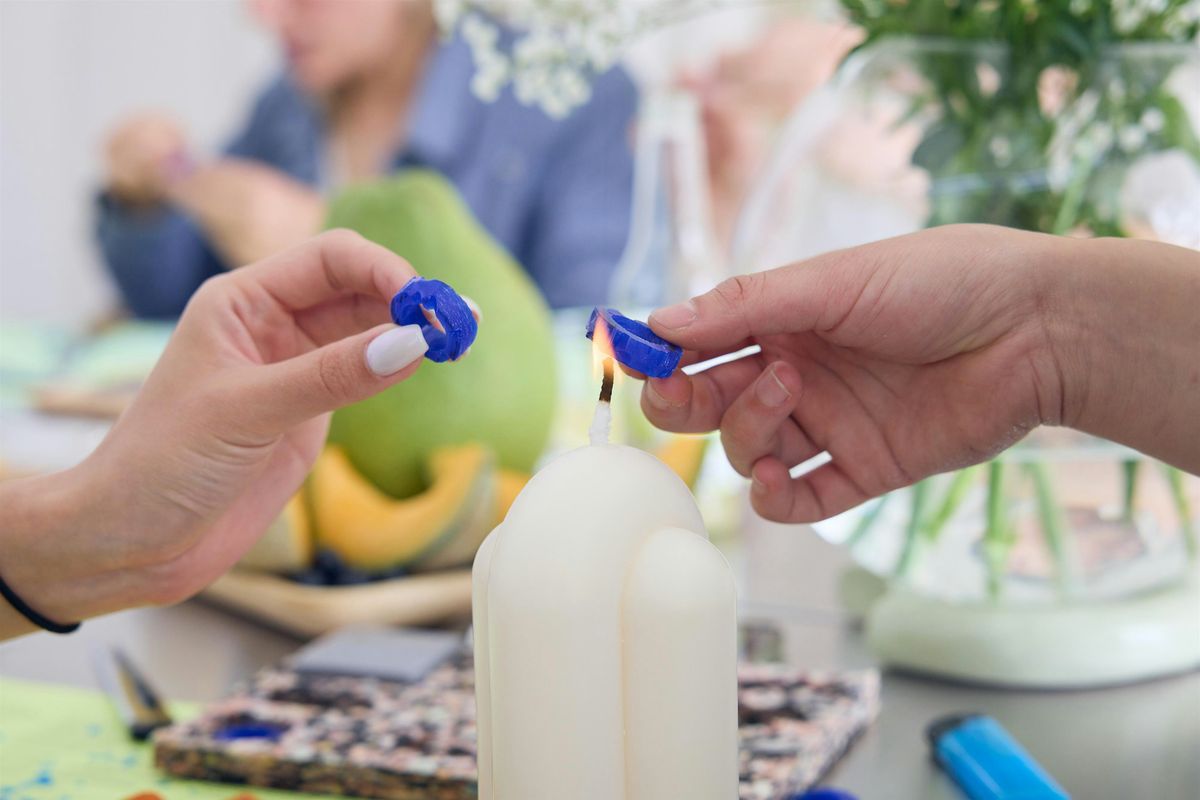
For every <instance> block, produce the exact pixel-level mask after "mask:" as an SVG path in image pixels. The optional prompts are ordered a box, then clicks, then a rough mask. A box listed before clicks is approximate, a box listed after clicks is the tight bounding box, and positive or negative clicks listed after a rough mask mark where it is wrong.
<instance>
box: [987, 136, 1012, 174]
mask: <svg viewBox="0 0 1200 800" xmlns="http://www.w3.org/2000/svg"><path fill="white" fill-rule="evenodd" d="M988 151H989V152H990V153H991V154H992V158H994V159H996V164H997V166H1001V167H1005V166H1008V164H1009V162H1011V161H1012V142H1010V141H1009V140H1008V137H1006V136H993V137H992V139H991V141H990V142H988Z"/></svg>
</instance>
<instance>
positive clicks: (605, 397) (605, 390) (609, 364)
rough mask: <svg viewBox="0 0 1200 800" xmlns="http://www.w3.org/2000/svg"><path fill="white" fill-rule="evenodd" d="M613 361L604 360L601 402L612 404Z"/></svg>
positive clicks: (609, 359)
mask: <svg viewBox="0 0 1200 800" xmlns="http://www.w3.org/2000/svg"><path fill="white" fill-rule="evenodd" d="M613 376H614V368H613V360H612V359H611V358H606V359H604V379H603V380H601V381H600V402H601V403H611V402H612V392H613Z"/></svg>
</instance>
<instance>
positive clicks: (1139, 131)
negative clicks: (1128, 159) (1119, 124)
mask: <svg viewBox="0 0 1200 800" xmlns="http://www.w3.org/2000/svg"><path fill="white" fill-rule="evenodd" d="M1117 143H1118V144H1120V145H1121V149H1122V150H1124V151H1125V152H1126V153H1134V152H1137V151H1138V150H1139V149H1141V147H1142V145H1144V144H1145V143H1146V129H1145V128H1143V127H1142V126H1141V125H1126V126H1125V127H1124V128H1121V130H1120V132H1119V133H1118V134H1117Z"/></svg>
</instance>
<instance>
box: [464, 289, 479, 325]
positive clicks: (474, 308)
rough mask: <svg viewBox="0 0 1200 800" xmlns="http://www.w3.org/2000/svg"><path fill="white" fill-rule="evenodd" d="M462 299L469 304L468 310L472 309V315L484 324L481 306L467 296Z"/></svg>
mask: <svg viewBox="0 0 1200 800" xmlns="http://www.w3.org/2000/svg"><path fill="white" fill-rule="evenodd" d="M462 299H463V302H464V303H466V304H467V308H469V309H471V313H472V314H474V315H475V319H477V320H479V321H480V322H483V310H482V309H480V308H479V304H478V303H476V302H475V301H474V300H472V299H471V298H469V297H467V296H466V295H465V294H464V295H463V296H462Z"/></svg>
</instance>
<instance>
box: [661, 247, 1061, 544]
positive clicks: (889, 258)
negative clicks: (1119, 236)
mask: <svg viewBox="0 0 1200 800" xmlns="http://www.w3.org/2000/svg"><path fill="white" fill-rule="evenodd" d="M1059 242H1060V240H1056V239H1054V238H1052V237H1046V236H1040V235H1037V234H1026V233H1017V232H1013V231H1008V230H1005V229H1001V228H993V227H988V226H956V227H949V228H942V229H935V230H931V231H927V232H924V233H920V234H916V235H913V236H906V237H901V238H897V239H891V240H887V241H883V242H879V243H876V244H872V245H867V246H865V247H860V248H855V249H852V250H845V251H841V252H836V253H831V254H828V255H825V256H821V257H819V258H815V259H812V260H811V261H807V262H803V263H799V264H794V265H791V266H788V267H783V268H780V269H776V270H773V271H770V272H764V273H758V274H754V275H747V276H742V277H740V278H736V279H733V280H731V281H727V282H726V283H724V284H722V285H720V286H718V287H717V288H716V289H715V290H713V291H712V292H710V293H708V294H706V295H703V296H701V297H698V298H696V299H695V300H693V301H691V302H690V303H687V304H684V305H682V306H675V307H672V308H669V309H663V310H660V311H658V312H656V313H654V314H653V315H651V317H650V324H651V326H652V327H653V328H654V330H655V331H656V332H657V333H659V334H660V335H662V336H664V337H666V338H667V339H669V340H671V341H674V342H676V343H678V344H680V345H682V346H683V347H685V348H686V349H687V350H689V351H690V352H689V353H688V355H687V359H688V361H692V362H695V361H698V360H704V359H707V358H710V357H713V356H716V355H720V354H724V353H728V352H732V351H735V350H737V349H740V348H742V347H744V346H746V345H749V344H759V345H761V347H762V353H761V354H760V355H758V356H755V357H752V358H747V359H743V360H741V361H737V362H734V363H731V364H725V365H722V366H719V367H716V368H714V369H712V370H709V371H707V372H703V373H700V374H698V375H696V376H693V377H690V378H689V377H686V376H684V375H683V374H679V373H677V374H676V375H673V376H671V377H669V378H667V379H665V380H661V381H660V380H652V381H650V382H649V383H648V384H647V385H646V386H645V388H644V390H643V394H642V407H643V409H644V410H645V412H646V414H647V415H648V416H649V417H650V419H651V421H653V422H654V423H655V424H657V425H659V426H660V427H663V428H666V429H667V430H673V431H690V432H700V431H708V430H714V429H720V431H721V438H722V441H723V443H724V445H725V449H726V451H727V453H728V455H729V460H730V462H731V463H732V464H733V466H734V467H735V468H736V469H737V470H738V472H740V473H741V474H743V475H746V476H752V477H753V479H754V484H753V489H752V500H753V502H754V505H755V508H756V509H757V510H758V511H759V512H760V513H761V514H763V516H766V517H768V518H771V519H776V520H790V521H812V520H817V519H822V518H825V517H828V516H831V515H833V514H837V513H839V512H841V511H844V510H846V509H848V508H850V507H852V506H854V505H857V504H858V503H861V502H862V501H864V500H866V499H868V498H870V497H874V496H876V495H879V494H882V493H884V492H887V491H890V490H892V489H896V488H899V487H901V486H905V485H907V484H910V483H912V482H914V481H916V480H918V479H920V478H922V477H924V476H926V475H929V474H931V473H933V472H938V471H942V470H946V469H950V468H954V467H959V466H965V465H967V464H970V463H974V462H977V461H981V460H983V459H986V458H988V457H989V456H991V455H993V454H995V453H996V452H998V451H999V450H1001V449H1003V448H1004V447H1006V446H1008V445H1010V444H1012V443H1013V442H1015V441H1016V440H1017V439H1019V438H1020V437H1021V436H1023V435H1024V434H1025V432H1027V431H1028V430H1030V429H1031V428H1033V427H1035V426H1037V425H1039V424H1041V423H1047V422H1048V423H1058V422H1061V421H1062V396H1063V387H1062V385H1061V381H1060V370H1059V367H1058V365H1057V363H1056V361H1055V354H1054V351H1053V348H1052V347H1051V346H1050V344H1049V342H1048V336H1047V330H1046V326H1045V324H1044V321H1043V313H1042V312H1043V306H1042V301H1041V291H1042V288H1041V287H1042V286H1043V284H1044V280H1043V278H1044V275H1045V270H1047V269H1052V267H1051V266H1049V265H1050V264H1051V263H1052V262H1053V260H1054V251H1055V249H1056V245H1058V244H1059ZM822 450H828V451H829V453H830V454H831V455H832V456H833V462H832V463H831V464H829V465H827V466H825V467H823V468H821V469H818V470H816V471H814V472H813V473H811V474H809V475H808V476H806V477H803V478H800V479H796V480H792V479H791V478H790V477H789V475H788V469H789V467H791V466H794V465H796V464H798V463H800V462H802V461H804V460H806V459H808V458H810V457H812V456H814V455H816V454H817V453H819V452H821V451H822Z"/></svg>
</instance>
